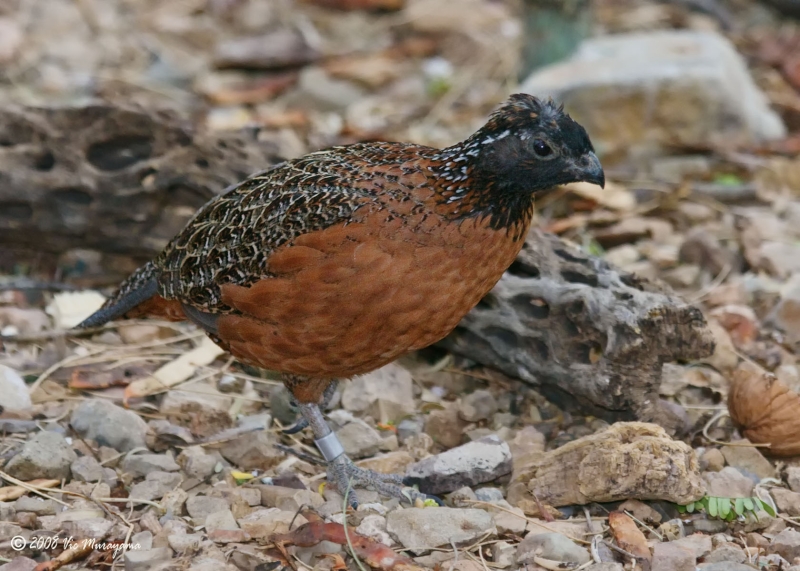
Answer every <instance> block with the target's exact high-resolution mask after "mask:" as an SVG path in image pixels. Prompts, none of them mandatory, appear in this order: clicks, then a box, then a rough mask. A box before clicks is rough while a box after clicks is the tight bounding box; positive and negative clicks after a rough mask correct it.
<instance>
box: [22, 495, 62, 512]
mask: <svg viewBox="0 0 800 571" xmlns="http://www.w3.org/2000/svg"><path fill="white" fill-rule="evenodd" d="M14 510H15V511H17V512H31V513H34V514H36V515H55V513H56V503H55V502H54V501H53V500H43V499H42V498H39V497H34V496H22V497H21V498H19V499H17V501H15V502H14Z"/></svg>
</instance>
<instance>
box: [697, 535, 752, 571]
mask: <svg viewBox="0 0 800 571" xmlns="http://www.w3.org/2000/svg"><path fill="white" fill-rule="evenodd" d="M721 561H729V562H732V563H744V562H745V561H747V555H746V554H745V552H744V549H742V548H741V547H739V546H738V545H736V544H733V543H727V542H726V543H723V544H721V545H718V546H717V547H716V548H715V549H714V551H712V552H711V553H709V554H708V555H706V556H705V558H704V559H703V563H719V562H721ZM703 568H704V569H705V566H704V567H703Z"/></svg>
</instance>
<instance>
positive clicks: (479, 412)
mask: <svg viewBox="0 0 800 571" xmlns="http://www.w3.org/2000/svg"><path fill="white" fill-rule="evenodd" d="M495 412H497V401H496V400H495V398H494V395H493V394H492V393H490V392H489V391H487V390H484V389H479V390H477V391H475V392H474V393H470V394H468V395H466V396H464V397H462V399H461V402H460V403H459V405H458V414H459V416H461V418H463V419H464V420H466V421H467V422H478V421H480V420H488V419H489V418H491V416H492V415H493V414H494V413H495Z"/></svg>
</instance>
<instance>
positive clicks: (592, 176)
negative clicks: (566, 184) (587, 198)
mask: <svg viewBox="0 0 800 571" xmlns="http://www.w3.org/2000/svg"><path fill="white" fill-rule="evenodd" d="M569 170H570V173H571V174H572V175H574V176H575V180H576V181H586V182H591V183H592V184H596V185H598V186H599V187H600V188H605V186H606V173H604V172H603V165H601V164H600V159H598V158H597V155H595V154H594V153H593V152H591V151H589V152H588V153H586V154H584V155H582V156H581V157H580V158H579V159H578V160H576V161H575V163H574V164H573V166H572V167H571V168H570V169H569Z"/></svg>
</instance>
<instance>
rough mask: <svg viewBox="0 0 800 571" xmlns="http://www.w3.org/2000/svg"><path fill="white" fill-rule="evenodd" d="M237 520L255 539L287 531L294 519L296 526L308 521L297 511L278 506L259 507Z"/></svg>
mask: <svg viewBox="0 0 800 571" xmlns="http://www.w3.org/2000/svg"><path fill="white" fill-rule="evenodd" d="M236 521H237V523H238V524H239V527H241V528H242V529H243V530H244V531H246V532H247V534H248V535H249V536H250V537H251V538H253V539H268V538H269V537H271V536H272V535H275V534H276V533H287V532H288V531H289V525H290V524H292V521H294V524H293V525H294V528H296V527H299V526H301V525H303V524H305V523H307V520H306V518H304V517H303V516H302V515H298V514H297V512H291V511H284V510H280V509H278V508H257V509H255V510H253V511H252V512H250V513H249V514H247V515H246V516H244V517H242V518H239V519H238V520H236Z"/></svg>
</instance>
